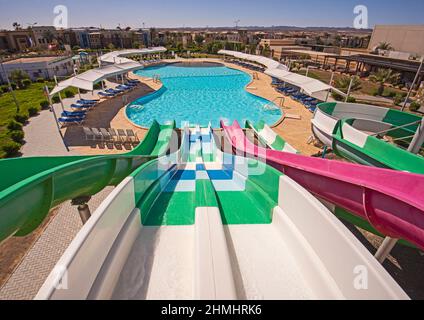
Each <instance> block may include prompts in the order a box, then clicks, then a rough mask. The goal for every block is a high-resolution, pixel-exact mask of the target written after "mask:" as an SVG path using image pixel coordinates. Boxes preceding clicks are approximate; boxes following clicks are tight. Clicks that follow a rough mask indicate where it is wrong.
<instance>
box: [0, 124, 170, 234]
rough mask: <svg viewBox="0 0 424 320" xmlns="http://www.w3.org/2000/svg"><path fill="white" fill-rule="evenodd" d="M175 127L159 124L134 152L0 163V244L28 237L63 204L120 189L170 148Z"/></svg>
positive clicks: (13, 160) (38, 158)
mask: <svg viewBox="0 0 424 320" xmlns="http://www.w3.org/2000/svg"><path fill="white" fill-rule="evenodd" d="M174 129H175V122H173V123H171V124H166V125H160V124H159V123H157V122H154V123H153V124H152V126H151V128H150V129H149V131H148V133H147V134H146V137H145V138H144V140H143V141H142V142H141V143H140V144H139V145H138V146H137V147H136V148H135V149H134V150H132V151H131V152H128V153H125V154H120V155H107V156H70V157H29V158H17V159H4V160H1V161H0V173H1V179H0V242H1V241H2V240H4V239H6V238H8V237H10V236H25V235H27V234H29V233H30V232H32V231H33V230H34V229H35V228H37V227H38V226H39V225H40V223H41V222H42V221H43V219H44V218H45V217H46V215H47V214H48V212H49V210H50V209H51V208H53V207H55V206H57V205H59V204H60V203H62V202H64V201H66V200H71V199H78V198H81V197H90V196H93V195H95V194H96V193H98V192H99V191H101V190H102V189H104V188H105V187H106V186H116V185H118V184H119V183H120V182H121V181H122V180H123V179H124V178H125V177H127V176H128V175H129V174H131V172H133V171H134V170H135V169H136V168H138V167H140V166H141V165H143V164H144V163H146V162H148V161H150V160H152V159H154V158H157V157H158V156H160V155H162V154H164V153H166V152H167V150H168V149H169V145H170V141H171V137H172V133H173V131H174Z"/></svg>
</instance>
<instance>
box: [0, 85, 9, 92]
mask: <svg viewBox="0 0 424 320" xmlns="http://www.w3.org/2000/svg"><path fill="white" fill-rule="evenodd" d="M0 90H1V91H2V92H3V93H8V92H9V87H8V86H7V85H6V84H5V85H2V86H1V87H0Z"/></svg>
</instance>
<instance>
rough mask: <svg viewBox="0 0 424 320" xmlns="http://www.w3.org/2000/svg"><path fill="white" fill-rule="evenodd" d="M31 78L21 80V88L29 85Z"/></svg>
mask: <svg viewBox="0 0 424 320" xmlns="http://www.w3.org/2000/svg"><path fill="white" fill-rule="evenodd" d="M31 83H32V82H31V80H29V79H25V80H23V81H22V85H23V88H27V87H29V86H30V85H31Z"/></svg>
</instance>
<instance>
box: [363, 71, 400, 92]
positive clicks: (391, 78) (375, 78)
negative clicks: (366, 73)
mask: <svg viewBox="0 0 424 320" xmlns="http://www.w3.org/2000/svg"><path fill="white" fill-rule="evenodd" d="M399 77H400V74H399V73H395V72H393V70H392V69H378V71H377V72H374V73H373V74H371V75H370V77H369V79H370V80H371V81H372V82H375V83H378V84H379V87H378V89H377V95H379V96H381V95H382V94H383V92H384V84H385V83H392V84H396V83H397V82H398V81H399Z"/></svg>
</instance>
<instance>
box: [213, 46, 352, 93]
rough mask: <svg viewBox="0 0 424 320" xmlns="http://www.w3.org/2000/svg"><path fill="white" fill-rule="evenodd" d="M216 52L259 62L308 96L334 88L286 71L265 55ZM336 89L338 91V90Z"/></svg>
mask: <svg viewBox="0 0 424 320" xmlns="http://www.w3.org/2000/svg"><path fill="white" fill-rule="evenodd" d="M218 53H219V54H225V55H229V56H233V57H236V58H239V59H243V60H248V61H253V62H257V63H260V64H262V65H264V66H266V67H267V70H266V71H265V73H266V74H267V75H269V76H271V77H274V78H277V79H279V80H281V81H284V82H286V83H289V84H291V85H294V86H296V87H299V88H300V89H302V90H303V91H305V92H306V93H307V94H308V95H310V96H314V95H316V94H318V93H320V92H324V91H328V90H334V88H333V87H331V86H330V85H328V84H325V83H323V82H321V81H319V80H316V79H313V78H309V77H306V76H302V75H300V74H297V73H293V72H290V71H288V68H287V67H286V66H285V65H283V64H281V63H279V62H277V61H275V60H272V59H269V58H266V57H261V56H256V55H252V54H245V53H242V52H237V51H230V50H220V51H219V52H218ZM336 91H337V92H339V91H338V90H336ZM343 95H344V93H343Z"/></svg>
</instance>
